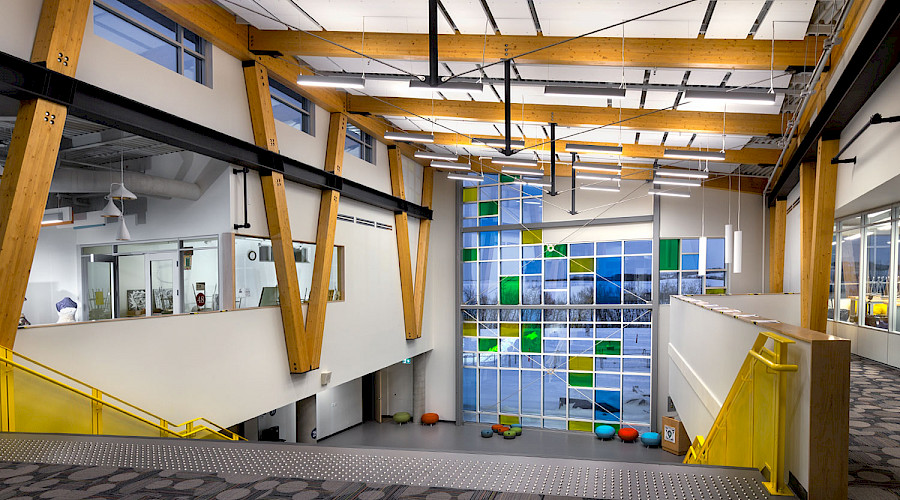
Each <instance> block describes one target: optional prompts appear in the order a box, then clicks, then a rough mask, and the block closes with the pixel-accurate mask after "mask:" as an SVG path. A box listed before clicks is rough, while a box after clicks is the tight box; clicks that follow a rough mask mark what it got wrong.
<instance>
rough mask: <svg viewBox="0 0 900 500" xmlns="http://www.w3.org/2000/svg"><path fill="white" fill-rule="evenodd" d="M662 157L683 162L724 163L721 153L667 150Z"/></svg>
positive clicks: (723, 156)
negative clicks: (678, 159) (682, 160)
mask: <svg viewBox="0 0 900 500" xmlns="http://www.w3.org/2000/svg"><path fill="white" fill-rule="evenodd" d="M663 156H665V157H666V158H680V159H684V160H709V161H725V153H724V152H722V151H692V150H686V149H667V150H665V152H664V154H663Z"/></svg>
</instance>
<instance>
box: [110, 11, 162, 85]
mask: <svg viewBox="0 0 900 500" xmlns="http://www.w3.org/2000/svg"><path fill="white" fill-rule="evenodd" d="M94 34H96V35H97V36H100V37H103V38H105V39H107V40H109V41H111V42H113V43H115V44H116V45H119V46H121V47H124V48H126V49H128V50H130V51H132V52H134V53H135V54H138V55H140V56H143V57H146V58H147V59H150V60H151V61H153V62H155V63H157V64H160V65H162V66H165V67H166V68H169V69H171V70H172V71H175V72H177V71H178V49H177V48H176V47H175V46H174V45H172V43H170V42H167V41H165V40H163V39H162V38H159V37H157V36H155V35H151V34H150V33H148V32H146V31H144V30H143V29H141V28H139V27H137V26H135V25H133V24H131V23H129V22H127V21H125V20H123V19H121V18H120V17H118V16H116V15H115V14H113V13H112V12H109V11H107V10H105V9H103V8H102V7H99V6H96V8H95V9H94Z"/></svg>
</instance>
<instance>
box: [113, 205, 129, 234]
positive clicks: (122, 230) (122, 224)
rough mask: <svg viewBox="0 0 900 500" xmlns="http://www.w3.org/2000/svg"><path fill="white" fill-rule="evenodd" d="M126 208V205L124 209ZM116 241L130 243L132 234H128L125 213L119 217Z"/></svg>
mask: <svg viewBox="0 0 900 500" xmlns="http://www.w3.org/2000/svg"><path fill="white" fill-rule="evenodd" d="M122 208H124V204H123V207H122ZM116 239H117V240H119V241H130V240H131V233H129V232H128V226H126V225H125V212H122V216H121V217H119V227H118V229H117V230H116Z"/></svg>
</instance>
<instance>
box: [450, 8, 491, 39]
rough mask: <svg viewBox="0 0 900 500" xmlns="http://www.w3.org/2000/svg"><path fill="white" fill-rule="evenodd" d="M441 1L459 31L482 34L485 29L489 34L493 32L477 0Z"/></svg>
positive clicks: (465, 33) (468, 33)
mask: <svg viewBox="0 0 900 500" xmlns="http://www.w3.org/2000/svg"><path fill="white" fill-rule="evenodd" d="M441 3H443V4H444V8H445V9H447V14H449V15H450V18H451V19H453V22H454V23H455V24H456V27H457V28H459V32H460V33H462V34H464V35H483V34H484V33H485V31H486V32H487V33H488V34H489V35H493V34H494V30H493V28H492V27H491V25H490V23H489V22H488V19H487V16H485V15H484V9H483V8H482V7H481V2H479V1H478V0H443V1H442V2H441Z"/></svg>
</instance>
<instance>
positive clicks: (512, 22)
mask: <svg viewBox="0 0 900 500" xmlns="http://www.w3.org/2000/svg"><path fill="white" fill-rule="evenodd" d="M525 9H526V10H525V11H526V12H528V7H525ZM494 20H495V21H497V28H499V29H500V34H501V35H520V36H534V35H536V34H537V30H536V29H534V21H532V20H531V16H529V17H527V18H525V17H495V18H494Z"/></svg>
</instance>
